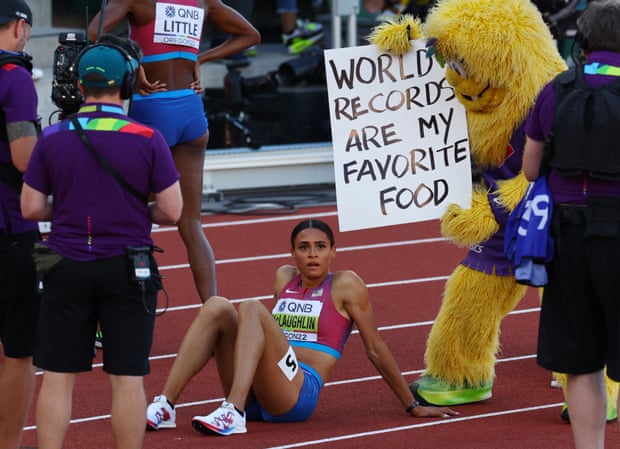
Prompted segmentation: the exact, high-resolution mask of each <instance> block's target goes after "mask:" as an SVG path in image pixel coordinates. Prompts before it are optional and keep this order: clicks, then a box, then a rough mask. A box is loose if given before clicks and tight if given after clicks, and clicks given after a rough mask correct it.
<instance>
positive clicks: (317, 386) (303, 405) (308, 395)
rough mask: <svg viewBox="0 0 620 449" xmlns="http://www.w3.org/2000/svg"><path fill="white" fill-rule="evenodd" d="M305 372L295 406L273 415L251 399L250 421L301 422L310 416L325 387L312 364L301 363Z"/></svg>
mask: <svg viewBox="0 0 620 449" xmlns="http://www.w3.org/2000/svg"><path fill="white" fill-rule="evenodd" d="M299 366H300V367H301V369H302V371H303V372H304V384H303V386H302V387H301V391H300V392H299V399H297V403H296V404H295V406H294V407H293V408H292V409H291V410H289V411H288V412H286V413H285V414H283V415H278V416H273V415H270V414H269V413H267V412H266V411H265V410H263V408H262V407H261V405H260V404H259V403H258V401H257V400H256V399H254V400H252V401H250V403H249V404H248V406H247V407H246V409H245V416H246V418H247V419H248V420H249V421H267V422H281V423H282V422H300V421H305V420H306V419H308V418H310V415H312V412H314V409H315V407H316V404H317V402H318V400H319V393H320V392H321V388H322V387H323V381H322V379H321V376H319V374H318V373H317V372H316V371H315V370H314V369H313V368H311V367H310V366H308V365H306V364H304V363H301V362H300V363H299Z"/></svg>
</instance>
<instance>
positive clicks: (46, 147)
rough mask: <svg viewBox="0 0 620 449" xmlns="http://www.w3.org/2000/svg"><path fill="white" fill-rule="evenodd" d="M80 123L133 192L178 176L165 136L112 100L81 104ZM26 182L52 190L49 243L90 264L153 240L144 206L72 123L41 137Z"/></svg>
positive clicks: (155, 188) (145, 191) (152, 188)
mask: <svg viewBox="0 0 620 449" xmlns="http://www.w3.org/2000/svg"><path fill="white" fill-rule="evenodd" d="M78 119H79V121H80V124H81V125H82V127H83V128H84V130H85V131H86V134H87V135H88V138H89V139H90V141H91V142H92V145H93V146H94V147H95V148H96V150H97V151H98V152H99V153H101V154H102V155H103V157H104V158H105V159H107V160H108V162H109V163H110V165H112V166H113V167H114V168H115V169H116V170H117V171H118V172H119V174H120V175H121V176H122V177H123V178H124V179H125V180H126V181H127V182H128V183H129V184H131V185H132V186H133V187H134V188H135V189H136V190H138V191H139V192H141V193H143V194H144V195H148V194H149V193H150V192H153V193H159V192H161V191H163V190H165V189H166V188H168V187H170V186H171V185H172V184H174V183H175V182H176V181H177V180H178V179H179V174H178V172H177V170H176V168H175V165H174V161H173V159H172V155H171V152H170V149H169V147H168V145H167V144H166V142H165V140H164V138H163V136H162V135H161V133H160V132H159V131H157V130H156V129H153V128H150V127H148V126H146V125H143V124H141V123H138V122H136V121H135V120H132V119H131V118H129V117H127V116H126V115H125V114H124V112H123V109H122V108H120V107H118V106H115V105H109V104H92V103H91V104H84V105H83V106H82V108H81V109H80V112H79V113H78ZM24 181H25V182H26V183H27V184H28V185H29V186H31V187H33V188H34V189H36V190H38V191H40V192H42V193H45V194H47V195H53V198H54V207H53V212H52V219H51V222H52V231H51V233H50V235H49V237H48V239H47V245H48V246H49V247H50V248H51V249H53V250H54V251H56V252H58V253H59V254H61V255H62V256H64V257H67V258H69V259H73V260H79V261H90V260H97V259H103V258H108V257H115V256H120V255H123V254H124V253H125V247H126V246H128V245H132V246H138V245H151V244H152V240H151V221H150V215H149V210H148V206H147V204H145V203H144V202H142V201H140V200H139V199H137V198H135V197H134V196H133V195H131V194H130V193H129V192H128V191H127V190H125V188H123V187H122V186H121V185H120V184H119V182H118V181H117V180H116V179H114V178H113V177H112V175H111V174H110V173H109V172H108V171H107V170H106V169H105V168H104V167H103V166H102V165H101V163H100V162H99V160H98V159H97V158H96V157H95V156H94V155H93V154H92V153H91V152H90V151H89V150H88V149H87V148H86V146H85V145H84V143H83V142H82V141H81V140H80V137H79V136H78V133H77V132H76V131H75V129H74V127H73V124H72V123H71V121H69V120H65V121H63V122H61V123H58V124H55V125H52V126H50V127H48V128H46V129H45V130H44V131H43V134H42V135H41V137H40V138H39V140H38V142H37V144H36V146H35V148H34V151H33V154H32V157H31V160H30V164H29V165H28V170H27V171H26V174H25V175H24Z"/></svg>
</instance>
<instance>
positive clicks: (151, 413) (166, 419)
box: [146, 394, 177, 430]
mask: <svg viewBox="0 0 620 449" xmlns="http://www.w3.org/2000/svg"><path fill="white" fill-rule="evenodd" d="M176 415H177V413H176V412H175V411H174V408H173V407H171V406H170V404H169V403H168V398H167V397H166V396H165V395H163V394H162V395H160V396H155V397H154V398H153V402H152V403H151V404H149V406H148V407H147V408H146V428H147V430H159V429H176V427H177V423H176V419H177V416H176Z"/></svg>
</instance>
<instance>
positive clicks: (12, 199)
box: [0, 64, 38, 234]
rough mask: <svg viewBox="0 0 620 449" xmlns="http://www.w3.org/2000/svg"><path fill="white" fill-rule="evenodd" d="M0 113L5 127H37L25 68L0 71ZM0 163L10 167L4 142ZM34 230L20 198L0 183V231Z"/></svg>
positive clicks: (0, 144)
mask: <svg viewBox="0 0 620 449" xmlns="http://www.w3.org/2000/svg"><path fill="white" fill-rule="evenodd" d="M0 110H1V111H2V112H3V113H4V117H5V122H6V123H14V122H23V121H29V122H33V123H37V121H38V117H37V92H36V89H35V87H34V82H33V81H32V75H31V74H30V73H29V72H28V70H26V69H25V68H23V67H21V66H18V65H15V64H5V65H4V66H1V67H0ZM0 163H3V164H11V163H12V159H11V147H10V146H9V142H8V141H6V140H4V139H0ZM37 229H38V224H37V222H35V221H30V220H24V218H23V217H22V213H21V209H20V205H19V195H18V194H17V193H16V192H15V191H14V190H13V189H11V188H10V187H9V186H7V185H6V184H5V183H3V182H1V181H0V230H2V231H4V232H7V233H12V234H20V233H24V232H29V231H35V230H37Z"/></svg>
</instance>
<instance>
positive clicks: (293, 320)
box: [271, 298, 323, 342]
mask: <svg viewBox="0 0 620 449" xmlns="http://www.w3.org/2000/svg"><path fill="white" fill-rule="evenodd" d="M322 309H323V304H322V303H321V302H320V301H308V300H297V299H285V298H281V299H279V300H278V302H277V303H276V305H275V307H274V308H273V310H272V311H271V314H272V315H273V318H274V319H275V320H276V321H277V323H278V325H279V326H280V328H282V331H283V332H284V334H285V335H286V338H287V339H288V340H291V341H306V342H315V341H318V332H319V317H320V316H321V310H322Z"/></svg>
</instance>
